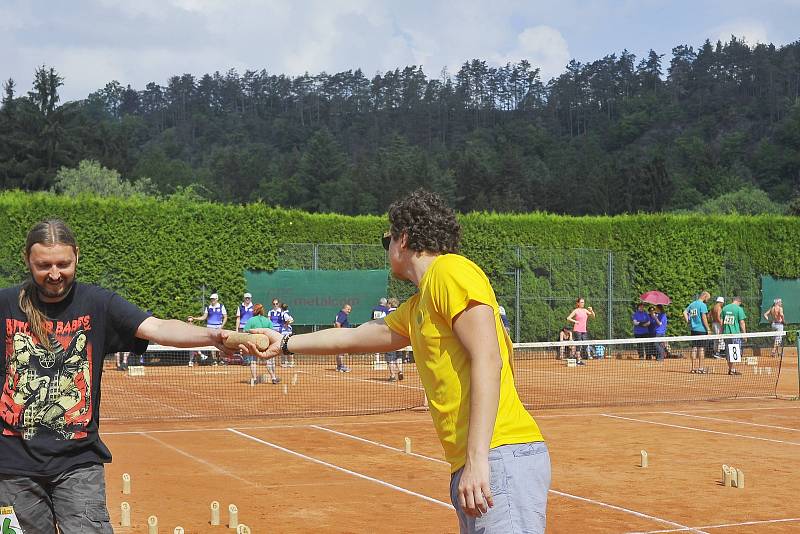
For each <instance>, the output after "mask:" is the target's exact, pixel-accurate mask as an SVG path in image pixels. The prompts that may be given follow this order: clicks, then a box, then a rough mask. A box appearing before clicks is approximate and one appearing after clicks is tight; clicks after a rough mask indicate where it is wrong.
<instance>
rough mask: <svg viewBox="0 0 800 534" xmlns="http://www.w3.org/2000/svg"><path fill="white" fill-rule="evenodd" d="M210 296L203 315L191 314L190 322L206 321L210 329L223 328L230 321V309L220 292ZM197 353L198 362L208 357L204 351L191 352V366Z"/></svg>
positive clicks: (211, 356)
mask: <svg viewBox="0 0 800 534" xmlns="http://www.w3.org/2000/svg"><path fill="white" fill-rule="evenodd" d="M208 298H209V300H210V302H209V304H208V306H206V307H205V309H204V310H203V315H201V316H200V317H192V316H189V322H190V323H194V322H196V321H205V322H206V328H208V329H209V330H222V329H223V328H225V323H226V322H227V321H228V310H226V309H225V306H224V305H223V304H222V303H221V302H220V301H219V295H218V294H216V293H211V296H210V297H208ZM195 354H196V355H197V356H198V357H199V360H198V362H197V363H198V364H200V363H202V362H203V360H205V359H206V356H205V355H204V354H203V353H202V352H196V353H189V367H191V366H192V365H194V364H193V363H192V358H193V357H194V355H195ZM209 357H210V358H213V357H214V356H213V355H210V356H209ZM215 363H216V362H215Z"/></svg>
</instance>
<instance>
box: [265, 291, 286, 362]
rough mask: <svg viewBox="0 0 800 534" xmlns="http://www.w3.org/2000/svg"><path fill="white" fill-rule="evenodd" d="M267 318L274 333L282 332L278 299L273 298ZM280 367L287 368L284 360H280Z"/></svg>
mask: <svg viewBox="0 0 800 534" xmlns="http://www.w3.org/2000/svg"><path fill="white" fill-rule="evenodd" d="M267 318H268V319H269V320H270V321H271V322H272V329H273V330H275V331H276V332H283V310H282V309H281V301H280V299H278V298H276V297H273V299H272V309H270V310H269V311H268V312H267ZM280 365H281V367H287V366H288V363H287V360H286V359H285V358H281V362H280Z"/></svg>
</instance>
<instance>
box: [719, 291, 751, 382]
mask: <svg viewBox="0 0 800 534" xmlns="http://www.w3.org/2000/svg"><path fill="white" fill-rule="evenodd" d="M745 319H747V315H746V314H745V313H744V309H743V308H742V297H733V302H731V303H730V304H728V305H727V306H724V307H723V308H722V328H723V331H722V333H723V334H746V333H747V325H746V324H745ZM725 343H726V345H727V347H730V346H731V345H735V346H736V347H737V350H738V351H739V355H740V356H741V354H742V338H727V339H726V340H725ZM727 347H726V348H727ZM727 351H728V357H727V358H726V359H727V360H728V374H729V375H739V374H741V373H740V372H739V371H737V370H736V369H735V368H734V366H733V362H732V361H731V349H730V348H727Z"/></svg>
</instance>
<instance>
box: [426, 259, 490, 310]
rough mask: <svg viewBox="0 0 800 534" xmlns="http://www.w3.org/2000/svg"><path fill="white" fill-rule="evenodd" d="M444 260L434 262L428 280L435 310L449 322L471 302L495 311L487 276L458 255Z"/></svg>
mask: <svg viewBox="0 0 800 534" xmlns="http://www.w3.org/2000/svg"><path fill="white" fill-rule="evenodd" d="M443 259H444V260H447V261H445V262H443V263H442V264H440V265H437V266H436V267H437V269H436V272H435V273H434V274H435V276H433V277H431V280H430V291H431V296H432V299H433V306H434V309H435V310H436V311H437V312H438V313H439V314H440V315H441V316H442V317H443V318H444V319H446V320H447V321H448V322H449V323H450V324H451V325H452V324H453V319H454V318H455V317H456V316H457V315H458V314H459V313H461V312H462V311H464V310H465V309H466V308H467V306H468V305H469V303H470V302H471V301H475V302H479V303H481V304H486V305H488V306H491V307H492V309H493V310H495V311H496V310H497V299H496V298H495V295H494V291H493V290H492V286H491V284H490V283H489V279H488V278H486V275H485V274H483V271H481V270H480V268H479V267H478V266H477V265H475V264H474V263H472V262H470V261H469V260H467V259H465V258H462V257H460V256H455V255H454V256H452V259H451V258H450V257H447V256H446V257H445V258H443Z"/></svg>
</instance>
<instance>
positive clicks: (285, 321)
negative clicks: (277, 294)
mask: <svg viewBox="0 0 800 534" xmlns="http://www.w3.org/2000/svg"><path fill="white" fill-rule="evenodd" d="M292 323H294V317H292V314H290V313H289V305H288V304H286V303H285V302H281V334H292V333H293V332H294V328H292ZM286 367H294V354H290V355H289V356H287V357H286Z"/></svg>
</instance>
